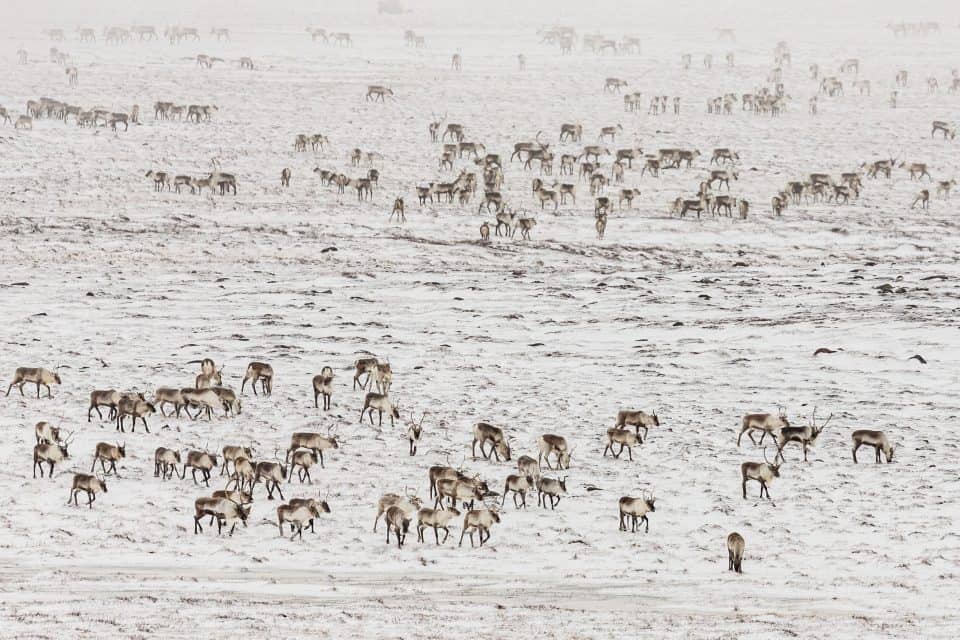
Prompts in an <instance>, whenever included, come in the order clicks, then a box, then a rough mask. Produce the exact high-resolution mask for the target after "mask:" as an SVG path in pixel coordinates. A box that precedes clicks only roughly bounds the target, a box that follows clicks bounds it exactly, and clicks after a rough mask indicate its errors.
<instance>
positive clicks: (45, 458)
mask: <svg viewBox="0 0 960 640" xmlns="http://www.w3.org/2000/svg"><path fill="white" fill-rule="evenodd" d="M193 363H196V364H199V365H200V367H199V370H198V371H197V374H196V376H195V378H194V379H193V383H192V385H191V386H187V387H176V386H172V387H167V386H161V387H158V388H157V389H156V391H155V392H154V393H153V394H152V395H150V396H148V394H147V393H146V392H143V391H135V390H130V391H120V390H117V389H96V390H94V391H92V392H90V404H89V407H88V409H87V421H88V422H90V421H91V420H92V413H93V412H94V411H95V412H96V413H97V416H98V418H99V419H100V420H104V419H106V420H110V421H113V422H114V423H115V425H116V430H117V431H118V432H125V429H124V418H125V417H129V418H130V420H131V425H130V427H131V434H134V433H135V432H136V431H135V428H136V424H137V420H138V419H139V420H140V422H141V425H142V426H143V427H144V430H145V432H146V433H150V431H149V429H148V426H147V417H149V416H151V415H154V414H156V413H157V412H159V413H160V414H161V415H162V416H164V417H165V418H168V419H180V417H181V413H182V414H184V417H185V418H186V419H188V420H190V421H196V420H198V419H199V418H200V417H201V416H205V417H206V420H207V421H208V422H212V421H213V419H214V415H215V414H216V413H217V412H220V411H222V417H220V418H219V419H220V420H229V419H231V418H232V417H235V416H237V415H238V414H240V413H241V411H242V406H241V400H240V398H241V396H242V395H243V393H244V391H245V389H246V386H247V384H248V383H249V385H250V391H251V392H252V393H253V394H255V395H262V396H264V398H265V399H269V398H270V396H271V395H272V392H273V384H274V375H275V371H274V368H273V366H272V365H270V364H269V363H266V362H260V361H253V362H250V363H249V364H248V365H247V367H246V368H245V370H244V372H243V376H242V379H241V382H240V390H239V392H238V391H235V390H234V389H232V388H231V387H229V386H225V384H224V375H223V371H224V367H223V366H220V367H218V366H217V365H216V363H215V362H214V361H213V360H212V359H210V358H205V359H203V360H199V361H193ZM58 370H59V367H58V368H57V369H55V370H53V371H51V370H49V369H44V368H28V367H21V368H18V369H17V370H16V372H15V373H14V376H13V378H12V380H11V382H10V384H9V385H8V388H7V395H9V393H10V391H11V390H12V389H13V387H17V388H18V390H19V391H20V393H21V394H22V395H24V396H25V394H24V392H23V387H24V385H26V384H33V385H35V386H36V389H37V398H38V399H40V398H41V393H40V389H41V387H43V388H44V389H46V392H47V394H46V397H48V398H49V397H52V389H51V385H60V384H63V381H62V379H61V377H60V375H59V373H58ZM350 370H351V371H352V373H353V375H352V377H351V387H352V388H351V391H353V392H357V391H360V392H361V393H362V406H361V409H360V414H359V422H360V424H361V425H362V424H363V422H364V418H365V417H366V418H367V419H368V421H369V424H370V426H371V428H374V429H376V430H377V431H382V430H383V428H384V424H383V415H384V413H386V414H387V416H388V418H389V427H388V428H389V429H391V430H396V429H397V425H396V421H398V420H404V419H406V423H405V426H402V427H401V429H402V433H403V437H404V439H405V440H407V441H408V449H407V454H408V455H410V456H416V455H417V453H418V446H419V444H420V443H421V440H422V439H423V438H424V437H425V436H427V437H428V438H429V436H428V435H427V434H426V433H425V429H424V426H423V423H424V419H425V418H426V415H427V412H425V411H424V412H423V414H422V415H421V417H420V419H419V420H416V419H415V418H414V417H413V412H412V411H410V410H408V409H406V408H405V407H403V406H401V403H400V402H399V401H398V399H397V396H396V395H391V390H392V387H393V382H394V371H393V367H392V366H391V364H390V362H389V361H388V360H384V359H381V358H379V357H376V356H373V355H370V356H364V357H361V358H358V359H357V360H356V361H355V362H354V363H353V365H352V366H351V367H350ZM335 379H336V375H335V373H334V369H333V367H330V366H325V367H323V368H322V370H321V372H320V373H319V374H317V375H316V376H314V377H313V378H312V380H311V384H310V387H311V390H312V392H313V400H314V406H315V408H317V409H318V410H319V409H320V406H319V400H318V399H319V397H320V396H321V395H322V396H323V399H324V405H323V409H322V410H323V411H324V412H326V411H330V409H331V407H332V397H333V395H334V391H335V388H336V385H335ZM258 388H259V391H258ZM101 409H106V410H107V415H106V416H104V414H103V412H102V411H101ZM168 409H169V413H168V412H167V410H168ZM191 409H193V410H195V411H196V412H195V413H191ZM374 412H376V413H377V420H374V417H373V416H374ZM405 415H406V416H407V417H406V418H404V416H405ZM832 419H833V414H830V415H829V416H828V417H827V418H826V420H824V421H822V422H818V421H817V409H816V408H814V409H813V411H812V413H811V415H810V417H809V422H808V424H807V425H805V426H798V425H795V424H792V423H791V421H790V419H789V418H788V416H787V412H786V410H785V408H783V407H780V408H779V411H778V413H776V414H773V413H748V414H746V415H744V416H743V418H742V420H741V428H740V431H739V434H738V436H737V438H736V442H732V440H733V439H732V438H731V446H732V447H733V448H734V449H735V448H737V447H740V446H741V445H742V440H743V436H744V435H746V436H747V438H748V439H749V440H750V443H751V444H752V445H753V446H755V447H762V449H761V453H762V455H763V462H759V461H747V462H743V463H742V464H741V465H740V477H741V484H742V497H743V498H744V499H747V497H748V492H747V484H748V483H749V482H755V483H757V484H758V485H759V497H760V498H761V499H762V498H764V497H766V498H767V499H768V500H769V499H771V494H770V486H771V485H772V484H773V482H774V480H775V479H778V478H780V477H781V469H782V468H783V467H784V464H785V463H786V460H787V458H786V456H785V450H786V449H787V447H788V445H790V444H791V443H794V444H796V445H797V446H798V447H799V449H800V451H801V452H802V454H803V462H805V463H807V462H809V454H810V450H811V449H812V448H813V447H815V446H816V444H817V441H818V439H819V438H821V436H822V435H823V433H824V431H825V430H826V427H827V425H828V424H829V423H830V422H831V420H832ZM661 428H662V423H661V419H660V416H659V415H658V414H657V412H656V411H651V412H649V413H648V412H646V411H643V410H636V409H623V410H620V411H619V412H618V413H617V415H616V418H615V420H614V425H613V426H612V427H610V428H608V429H606V430H604V432H603V433H604V436H603V437H602V438H601V437H600V436H599V435H598V439H599V440H601V441H602V442H603V443H604V444H605V446H604V449H603V451H602V454H601V458H606V456H607V454H608V453H609V454H611V455H612V458H613V460H614V461H616V460H619V459H620V456H621V455H622V454H623V452H624V449H626V451H627V458H626V461H627V462H628V463H632V462H634V452H635V450H636V451H638V452H639V451H640V450H641V449H642V447H643V446H644V444H645V443H646V442H647V441H648V439H649V438H651V437H660V438H663V437H667V438H669V436H666V435H665V433H666V432H663V431H660V429H661ZM651 430H653V434H651ZM34 433H35V436H36V446H35V447H34V451H33V465H34V470H33V477H34V478H36V477H37V471H39V472H40V478H44V477H47V478H49V479H51V480H52V479H53V478H54V472H55V470H56V468H57V467H58V466H60V467H62V466H63V465H64V464H68V462H67V461H68V460H69V459H70V453H69V447H70V445H71V443H73V442H74V440H75V439H76V436H77V432H76V431H75V430H73V431H71V430H67V429H65V428H64V427H63V426H62V425H55V424H53V423H52V422H49V421H41V422H39V423H37V424H36V425H35V426H34ZM658 434H659V435H658ZM757 434H759V439H758V438H757V437H756V435H757ZM767 436H769V437H770V439H771V444H772V445H773V448H774V455H773V459H772V460H771V459H770V458H768V457H767V446H765V445H764V440H765V439H766V438H767ZM362 437H363V427H362V426H361V428H360V431H358V432H357V433H355V434H353V435H352V436H350V437H347V436H344V435H342V434H340V433H339V432H338V431H337V430H334V429H333V427H330V428H328V429H327V431H326V433H321V432H316V431H295V432H293V433H292V434H291V435H290V440H289V444H284V443H278V444H277V446H276V447H275V448H274V449H273V452H272V454H270V455H265V452H262V451H258V450H257V449H256V448H255V447H254V445H253V443H242V442H241V443H235V444H221V445H218V446H216V447H214V448H211V447H210V443H209V441H207V442H206V443H205V444H204V445H203V446H202V447H194V448H190V449H188V450H185V451H181V450H179V449H177V448H172V447H168V446H159V447H157V448H156V450H155V451H154V454H153V464H154V468H153V476H154V477H155V478H157V479H158V480H159V481H160V482H168V481H172V480H180V481H183V480H186V475H187V472H188V471H189V472H190V477H191V481H192V483H193V484H194V485H198V486H199V485H201V484H202V485H203V487H204V488H209V487H210V481H211V480H212V479H213V474H214V472H215V471H216V470H217V469H218V468H219V474H218V477H219V478H221V479H222V480H223V481H224V482H225V485H224V488H223V489H222V490H217V491H215V492H213V494H212V495H210V496H201V497H198V498H197V499H196V501H195V505H194V507H195V509H194V512H193V519H194V533H197V534H199V533H202V532H203V522H204V520H205V519H206V518H208V517H209V524H212V523H213V522H214V521H216V523H217V531H218V533H222V532H223V531H224V529H225V528H226V529H227V533H228V535H233V534H234V532H235V530H236V525H237V524H238V523H239V524H241V525H243V526H244V527H246V526H247V521H248V519H249V518H250V517H251V512H252V510H253V505H254V495H255V491H256V487H257V485H259V484H262V485H263V489H264V491H265V493H266V499H267V500H268V501H270V500H274V499H275V498H274V496H276V497H278V498H279V499H280V500H286V502H285V503H284V504H282V505H281V506H279V507H277V525H278V529H279V532H280V535H286V533H289V534H290V535H291V539H294V538H296V539H300V540H302V539H303V530H304V528H308V529H309V531H310V532H311V533H313V532H315V524H316V521H317V520H320V519H321V516H322V515H323V514H327V513H331V507H330V505H329V503H328V501H327V498H328V497H329V492H328V493H327V494H326V495H323V496H322V497H321V496H320V495H317V496H316V497H308V498H291V499H289V500H287V498H286V496H285V495H284V489H283V487H284V485H285V484H286V485H289V484H290V483H291V482H292V481H293V479H294V478H296V479H297V481H298V483H299V485H312V484H313V481H314V476H313V475H311V469H313V468H314V467H316V466H318V465H319V468H320V469H321V470H323V469H325V457H324V452H326V455H327V456H331V455H332V456H336V455H337V452H338V450H339V449H340V448H341V446H343V444H345V443H346V442H348V441H350V440H353V439H356V438H362ZM577 439H578V440H579V441H580V442H582V443H583V444H584V445H585V446H587V447H590V445H589V444H587V443H584V442H583V441H584V438H583V435H582V434H577ZM851 439H852V450H851V456H852V458H853V462H854V463H857V462H859V460H858V458H857V451H858V450H859V449H860V448H861V447H863V446H872V447H873V448H874V450H875V452H876V455H875V459H876V462H877V463H880V462H881V461H882V457H881V454H882V455H883V456H884V457H885V460H886V462H887V463H890V462H892V461H893V454H894V447H893V445H892V444H891V441H890V439H889V437H888V436H887V435H886V434H885V433H884V432H883V431H878V430H866V429H858V430H855V431H853V433H852V435H851ZM467 442H469V445H468V449H469V455H470V456H471V458H472V459H473V460H477V459H478V455H477V454H478V451H479V458H480V459H483V460H485V461H487V462H489V463H492V464H495V465H498V466H502V467H504V468H505V471H506V472H507V475H506V477H505V479H504V480H503V491H502V493H498V492H497V491H494V490H493V489H492V488H491V487H493V486H498V485H497V483H495V482H494V481H493V479H492V478H487V479H484V478H483V477H482V476H481V475H480V474H479V473H475V472H470V471H468V470H467V469H466V467H465V462H466V455H465V456H464V460H463V461H461V463H460V464H459V465H457V466H453V465H452V464H451V463H450V461H449V454H447V456H448V459H447V460H445V462H444V464H438V465H434V466H430V467H429V468H428V469H427V472H426V474H425V475H426V479H427V481H428V489H429V491H428V494H429V498H430V499H431V500H433V501H434V502H433V504H432V506H425V503H424V500H423V499H422V498H421V497H420V496H419V493H418V492H417V491H416V490H415V489H411V488H410V487H406V488H405V489H404V492H403V493H402V494H400V493H389V492H388V493H385V494H384V495H383V496H382V497H381V498H380V500H379V501H378V503H377V505H376V515H375V517H374V526H373V529H374V531H376V530H377V524H378V523H379V521H380V520H381V519H383V521H384V524H385V526H386V538H387V543H388V544H390V541H391V536H393V540H394V542H395V543H396V544H397V546H398V547H399V548H403V546H404V544H405V543H406V541H407V534H408V533H409V530H410V527H411V524H412V523H414V522H415V523H416V524H415V526H416V529H417V540H418V541H419V542H421V543H425V542H426V539H425V537H424V533H425V531H426V530H427V529H432V530H433V533H434V544H437V545H442V544H444V543H445V542H446V541H447V539H448V538H449V536H450V528H451V526H453V525H454V521H455V520H457V519H459V518H461V517H462V523H461V527H460V530H461V533H460V537H459V541H458V545H460V546H462V544H463V541H464V539H465V537H469V538H470V543H471V546H474V545H477V546H481V547H482V546H484V545H485V544H487V543H488V542H489V541H490V539H491V537H492V535H493V534H492V533H491V531H492V530H493V528H494V525H496V524H498V523H500V522H501V521H502V518H504V517H506V515H507V514H506V513H505V512H504V509H505V507H506V502H507V498H508V497H510V498H511V500H512V502H513V506H514V508H515V509H516V510H525V509H527V508H529V506H530V505H528V503H527V495H528V494H529V493H534V492H535V493H536V494H537V506H538V507H539V508H540V509H542V510H549V511H555V510H556V509H557V508H562V506H561V503H562V501H563V499H564V498H565V497H566V498H567V499H570V496H571V494H572V492H571V489H573V488H574V487H575V485H573V484H572V483H571V482H570V473H571V470H573V472H574V473H575V472H576V467H575V458H574V452H575V451H576V446H574V444H573V443H572V442H571V441H570V440H568V438H567V436H564V435H559V434H556V433H544V434H542V435H541V436H539V437H538V438H537V439H536V441H535V442H534V443H532V444H533V447H532V448H530V449H529V452H530V453H531V454H532V453H534V450H535V452H536V457H533V456H532V455H526V454H522V455H517V453H518V449H522V448H523V443H521V442H519V441H517V440H516V439H515V438H514V436H513V435H511V433H510V429H509V428H508V427H506V426H497V425H494V424H491V423H489V422H485V421H479V422H476V423H474V425H473V426H472V428H471V429H470V431H469V435H466V436H465V438H464V444H465V446H466V445H467ZM128 446H130V445H129V444H128V442H126V441H115V442H98V443H97V444H96V446H95V447H94V450H93V457H92V464H91V467H90V469H89V472H87V471H84V472H82V473H81V472H78V473H75V474H74V476H73V481H72V485H71V488H70V501H71V502H72V503H74V504H76V505H79V503H78V501H77V498H78V495H79V493H81V492H83V493H85V494H86V496H87V506H88V507H89V508H91V509H92V508H93V503H94V501H95V500H96V498H97V495H98V494H101V493H106V492H107V478H108V477H112V478H114V480H111V482H114V481H121V480H120V469H119V468H118V466H117V465H118V463H120V464H121V465H122V464H123V463H124V461H125V460H126V459H127V458H128ZM133 446H134V447H136V448H138V449H139V448H142V446H143V445H142V444H134V445H133ZM284 447H285V448H284ZM73 455H77V452H76V450H75V448H74V451H73ZM581 455H590V454H589V453H584V454H581ZM98 464H99V470H98V469H97V466H98ZM44 465H46V474H44ZM514 465H515V467H514ZM178 468H179V474H178ZM314 473H316V472H315V471H314ZM551 473H552V474H553V475H551ZM561 474H562V475H561ZM586 480H587V479H586V478H581V479H580V484H585V482H586ZM611 489H613V487H611ZM288 490H289V489H288ZM573 495H578V492H575V493H573ZM575 499H587V498H586V496H580V497H578V498H575ZM656 500H657V499H656V497H655V495H654V493H653V491H652V489H651V488H649V487H648V488H644V489H642V491H641V492H640V496H639V497H634V496H630V495H626V496H623V497H621V498H619V499H618V501H617V508H618V513H619V515H618V522H619V529H620V531H627V528H628V526H629V530H630V531H631V532H634V533H635V532H636V531H637V530H638V528H641V527H642V528H643V531H644V533H649V531H650V514H653V513H655V512H656V506H655V504H656ZM598 508H600V507H598ZM285 525H289V530H287V529H285ZM440 530H443V532H444V536H443V539H441V538H440V535H439V531H440ZM475 534H476V537H474V536H475ZM728 547H729V556H730V557H729V560H730V570H732V571H737V572H740V571H741V562H742V558H743V549H744V541H743V538H742V536H740V535H739V534H736V533H734V534H731V535H730V537H729V539H728Z"/></svg>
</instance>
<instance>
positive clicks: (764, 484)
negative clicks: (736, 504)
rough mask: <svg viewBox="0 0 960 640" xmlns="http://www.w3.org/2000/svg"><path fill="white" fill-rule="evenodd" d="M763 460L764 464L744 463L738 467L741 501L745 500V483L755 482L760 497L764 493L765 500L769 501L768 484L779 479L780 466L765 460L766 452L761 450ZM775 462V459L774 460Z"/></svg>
mask: <svg viewBox="0 0 960 640" xmlns="http://www.w3.org/2000/svg"><path fill="white" fill-rule="evenodd" d="M763 459H764V462H744V463H743V464H741V465H740V476H741V477H742V479H743V482H742V485H743V499H744V500H746V499H747V481H748V480H755V481H756V482H758V483H759V484H760V497H761V498H763V493H764V491H766V493H767V499H768V500H769V499H770V488H769V486H768V485H769V484H770V483H771V482H773V479H774V478H779V477H780V465H779V464H773V463H771V462H770V461H769V460H767V450H766V448H764V450H763ZM774 460H776V459H774Z"/></svg>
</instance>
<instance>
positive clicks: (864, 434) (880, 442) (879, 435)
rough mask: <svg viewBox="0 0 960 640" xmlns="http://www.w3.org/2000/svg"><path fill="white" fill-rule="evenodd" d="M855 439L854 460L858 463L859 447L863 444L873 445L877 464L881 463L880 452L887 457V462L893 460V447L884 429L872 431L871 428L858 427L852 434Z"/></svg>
mask: <svg viewBox="0 0 960 640" xmlns="http://www.w3.org/2000/svg"><path fill="white" fill-rule="evenodd" d="M850 437H851V439H852V440H853V462H854V464H857V449H859V448H860V447H862V446H868V447H873V450H874V453H876V461H877V464H880V452H881V451H883V455H885V456H886V458H887V463H888V464H889V463H890V462H893V447H892V446H891V445H890V441H889V440H888V439H887V436H886V434H885V433H884V432H883V431H871V430H870V429H858V430H857V431H854V432H853V433H852V434H851V436H850Z"/></svg>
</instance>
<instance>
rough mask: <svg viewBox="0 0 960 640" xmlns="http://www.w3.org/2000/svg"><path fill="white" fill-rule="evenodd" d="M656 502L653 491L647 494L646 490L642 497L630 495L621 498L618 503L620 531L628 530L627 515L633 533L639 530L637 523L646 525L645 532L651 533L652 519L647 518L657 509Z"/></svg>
mask: <svg viewBox="0 0 960 640" xmlns="http://www.w3.org/2000/svg"><path fill="white" fill-rule="evenodd" d="M655 503H656V498H655V497H654V496H653V494H652V493H650V494H647V492H644V493H643V496H642V497H640V498H631V497H630V496H624V497H622V498H620V501H619V503H618V504H619V507H620V531H626V530H627V522H626V519H625V517H629V518H630V531H631V532H632V533H635V532H636V531H637V525H638V524H640V523H643V524H645V525H646V529H645V530H644V532H645V533H650V520H648V519H647V514H648V513H653V512H655V511H656V510H657V509H656V507H655Z"/></svg>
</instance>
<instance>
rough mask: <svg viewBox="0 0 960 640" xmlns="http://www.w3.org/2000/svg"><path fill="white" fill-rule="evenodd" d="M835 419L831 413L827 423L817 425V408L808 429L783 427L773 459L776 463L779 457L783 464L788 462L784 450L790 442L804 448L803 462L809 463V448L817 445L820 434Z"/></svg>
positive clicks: (814, 409)
mask: <svg viewBox="0 0 960 640" xmlns="http://www.w3.org/2000/svg"><path fill="white" fill-rule="evenodd" d="M832 418H833V414H832V413H831V414H830V415H829V416H828V417H827V419H826V421H825V422H824V423H823V424H821V425H818V424H817V408H816V407H814V408H813V415H812V416H811V417H810V424H809V425H808V426H806V427H783V428H781V429H780V434H779V435H778V436H777V455H776V456H774V457H773V460H774V462H776V460H777V457H779V458H780V460H781V461H782V462H786V458H784V457H783V449H784V447H786V446H787V444H788V443H790V442H797V443H799V444H800V446H801V447H803V461H804V462H807V447H810V446H813V445H815V444H816V443H817V438H819V437H820V433H821V432H822V431H823V430H824V429H825V428H826V426H827V423H829V422H830V420H831V419H832Z"/></svg>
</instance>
